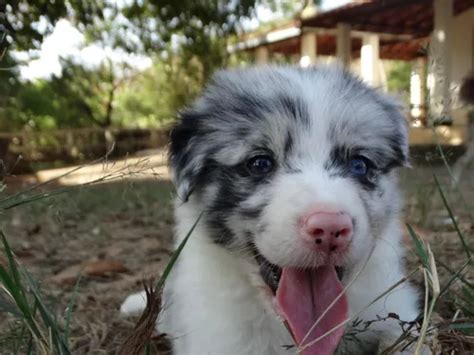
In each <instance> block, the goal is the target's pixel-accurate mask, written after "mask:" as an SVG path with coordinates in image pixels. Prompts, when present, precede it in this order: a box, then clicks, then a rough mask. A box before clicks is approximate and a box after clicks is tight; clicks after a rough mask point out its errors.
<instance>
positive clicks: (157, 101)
mask: <svg viewBox="0 0 474 355" xmlns="http://www.w3.org/2000/svg"><path fill="white" fill-rule="evenodd" d="M181 61H182V59H180V58H173V60H167V61H165V60H157V61H156V62H155V63H154V64H153V66H152V67H151V68H149V69H148V70H146V71H144V72H142V73H139V74H137V75H136V76H135V77H133V78H132V79H131V80H130V81H129V82H128V83H127V85H126V86H124V87H123V88H122V89H121V90H120V91H119V93H118V95H117V102H116V115H115V117H114V122H115V123H116V124H118V125H121V126H138V127H149V126H154V125H155V126H156V125H161V124H162V123H166V122H169V121H172V120H173V119H174V117H175V116H176V112H177V110H179V109H180V108H182V107H183V106H185V105H186V104H188V103H189V102H190V100H192V99H194V98H195V97H196V95H197V94H198V92H199V90H200V88H201V82H202V77H201V71H200V70H199V63H197V62H196V61H194V62H191V63H188V64H187V66H186V67H183V66H182V65H181Z"/></svg>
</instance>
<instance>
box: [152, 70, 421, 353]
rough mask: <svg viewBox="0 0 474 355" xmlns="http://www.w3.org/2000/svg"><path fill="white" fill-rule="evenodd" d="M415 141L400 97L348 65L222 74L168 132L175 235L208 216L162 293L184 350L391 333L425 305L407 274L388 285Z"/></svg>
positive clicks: (289, 347)
mask: <svg viewBox="0 0 474 355" xmlns="http://www.w3.org/2000/svg"><path fill="white" fill-rule="evenodd" d="M407 154H408V144H407V125H406V121H405V119H404V117H403V115H402V113H401V112H400V108H399V107H398V106H397V105H396V104H395V103H394V102H393V101H392V100H390V99H389V98H387V97H386V96H384V95H383V94H381V93H379V92H377V91H375V90H373V89H371V88H369V87H368V86H366V85H365V84H363V83H362V82H361V81H360V80H358V79H356V78H354V77H353V76H351V75H350V74H349V73H348V72H345V71H342V70H340V69H338V68H330V67H314V68H309V69H301V68H291V67H259V68H251V69H239V70H231V71H222V72H219V73H217V74H216V75H215V76H214V78H213V80H212V81H211V83H210V84H209V85H208V86H207V88H206V90H205V91H204V93H203V95H202V96H201V98H200V99H198V100H197V102H195V104H194V105H192V106H191V107H189V108H188V109H187V110H186V111H185V112H183V113H182V115H181V119H180V121H179V123H178V124H177V126H176V127H175V129H174V130H173V132H172V134H171V144H170V165H171V170H172V173H173V178H174V182H175V184H176V187H177V191H178V198H177V201H176V210H175V216H176V223H177V226H176V243H177V244H179V243H180V242H181V241H182V239H183V238H184V237H185V236H186V234H187V233H188V231H189V230H190V229H191V227H192V226H193V224H194V223H195V221H196V220H197V219H198V217H199V215H200V214H201V213H203V215H202V218H201V220H200V221H199V223H198V224H197V227H196V229H195V230H194V232H193V233H192V235H191V236H190V238H189V240H188V243H187V245H186V246H185V248H184V250H183V252H182V254H181V255H180V257H179V259H178V263H177V264H176V266H175V268H174V269H173V271H172V273H171V275H170V278H169V279H168V282H167V284H166V286H165V290H164V303H163V313H162V316H161V320H160V322H159V324H158V329H159V330H160V331H161V332H165V333H167V334H168V335H169V336H170V338H171V339H172V342H173V350H174V353H175V354H178V355H203V354H213V355H240V354H249V355H257V354H258V355H260V354H262V355H263V354H265V355H266V354H268V355H274V354H275V355H276V354H296V353H302V354H304V355H316V354H317V355H326V354H333V353H335V352H337V353H347V354H370V353H376V352H377V351H382V350H384V349H385V348H387V347H388V346H390V345H391V344H392V343H393V342H394V341H395V340H396V339H397V338H398V337H399V336H400V334H401V333H402V328H401V325H400V323H401V322H403V321H406V322H409V321H412V320H414V319H415V318H416V316H417V315H418V306H417V303H418V295H417V293H416V292H415V290H414V289H413V288H412V287H411V286H410V285H409V284H406V283H404V284H402V285H401V286H399V287H397V288H396V289H394V290H392V291H391V292H390V293H388V294H385V295H383V294H384V292H385V291H387V290H389V289H390V287H391V286H392V285H394V284H396V283H397V281H399V280H400V279H401V278H403V277H404V275H405V274H404V267H403V266H402V260H403V255H404V251H403V247H402V245H401V239H402V233H401V228H400V206H401V203H400V191H399V190H398V188H397V178H396V175H395V171H396V169H397V168H398V167H401V166H403V165H406V164H407V159H408V156H407ZM377 298H379V299H378V300H376V299H377ZM373 301H375V302H373ZM397 318H398V319H397Z"/></svg>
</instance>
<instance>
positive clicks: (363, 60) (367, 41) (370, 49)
mask: <svg viewBox="0 0 474 355" xmlns="http://www.w3.org/2000/svg"><path fill="white" fill-rule="evenodd" d="M360 70H361V76H362V79H363V80H364V81H365V82H367V83H368V84H370V85H373V86H378V85H380V72H379V70H380V64H379V37H378V36H377V35H375V34H367V35H364V36H363V37H362V48H361V50H360Z"/></svg>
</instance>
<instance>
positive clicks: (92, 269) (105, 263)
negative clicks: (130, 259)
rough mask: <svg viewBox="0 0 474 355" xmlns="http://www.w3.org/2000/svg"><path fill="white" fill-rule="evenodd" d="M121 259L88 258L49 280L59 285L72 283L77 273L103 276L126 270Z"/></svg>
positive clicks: (77, 275)
mask: <svg viewBox="0 0 474 355" xmlns="http://www.w3.org/2000/svg"><path fill="white" fill-rule="evenodd" d="M127 271H128V269H127V268H126V267H125V265H124V264H123V262H122V261H120V260H113V259H100V260H89V261H86V262H83V263H81V264H76V265H72V266H70V267H68V268H66V269H64V270H63V271H61V272H59V273H58V274H56V275H54V276H53V277H52V278H51V281H53V282H55V283H57V284H61V285H73V284H74V283H75V282H76V280H77V278H78V277H79V275H83V276H100V277H105V276H109V275H110V274H116V273H122V272H127Z"/></svg>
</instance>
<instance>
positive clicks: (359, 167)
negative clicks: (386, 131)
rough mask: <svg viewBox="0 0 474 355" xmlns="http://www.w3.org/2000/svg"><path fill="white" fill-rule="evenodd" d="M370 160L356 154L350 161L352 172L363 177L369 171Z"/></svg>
mask: <svg viewBox="0 0 474 355" xmlns="http://www.w3.org/2000/svg"><path fill="white" fill-rule="evenodd" d="M369 165H370V162H369V160H368V159H367V158H364V157H360V156H355V157H353V158H352V159H351V160H350V161H349V168H350V170H351V173H352V174H353V175H355V176H359V177H363V176H366V175H367V174H368V172H369Z"/></svg>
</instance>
